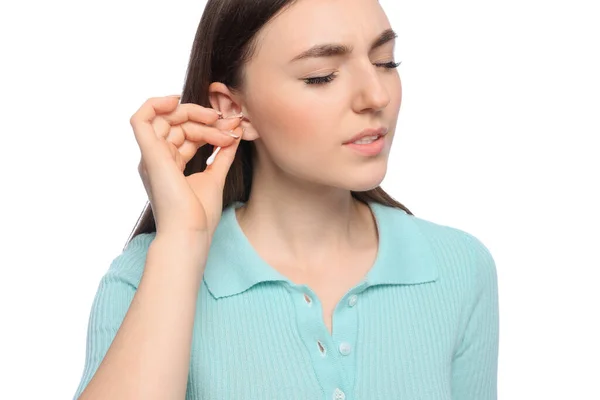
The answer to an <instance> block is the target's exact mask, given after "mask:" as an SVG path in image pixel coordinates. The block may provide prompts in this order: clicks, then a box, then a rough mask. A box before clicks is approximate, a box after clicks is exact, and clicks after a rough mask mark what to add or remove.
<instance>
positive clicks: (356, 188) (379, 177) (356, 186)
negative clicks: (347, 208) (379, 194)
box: [344, 163, 387, 192]
mask: <svg viewBox="0 0 600 400" xmlns="http://www.w3.org/2000/svg"><path fill="white" fill-rule="evenodd" d="M386 164H387V163H386ZM386 172H387V165H384V166H382V167H379V166H378V167H375V166H373V167H371V168H363V169H361V171H360V172H355V173H353V174H349V175H346V176H345V177H344V183H345V184H344V186H345V187H347V188H348V189H350V190H352V191H353V192H366V191H367V190H371V189H375V188H376V187H377V186H379V185H380V184H381V182H382V181H383V178H385V175H386Z"/></svg>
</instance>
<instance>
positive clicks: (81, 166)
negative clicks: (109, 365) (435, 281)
mask: <svg viewBox="0 0 600 400" xmlns="http://www.w3.org/2000/svg"><path fill="white" fill-rule="evenodd" d="M382 4H383V5H384V7H385V9H386V11H387V12H388V16H389V18H390V20H391V23H392V27H393V28H395V30H396V31H397V32H398V33H399V35H400V37H399V38H398V42H397V59H398V60H402V65H401V67H400V74H401V77H402V81H403V86H404V95H403V103H402V108H401V111H400V120H399V123H398V128H397V133H396V135H397V136H396V139H395V141H394V148H393V149H392V155H391V160H390V164H389V172H388V175H387V176H386V179H385V181H384V182H383V187H384V188H385V189H387V190H388V191H389V192H390V193H391V194H392V195H393V196H394V197H396V198H397V199H398V200H399V201H401V202H402V203H403V204H405V205H406V206H407V207H408V208H409V209H410V210H411V211H412V212H413V213H415V215H416V216H418V217H420V218H424V219H428V220H430V221H433V222H436V223H439V224H444V225H451V226H454V227H456V228H459V229H462V230H465V231H467V232H470V233H472V234H473V235H475V236H477V237H478V238H479V239H480V240H482V242H483V243H484V244H485V245H486V246H487V247H488V248H489V249H490V251H491V252H492V254H493V256H494V259H495V261H496V265H497V270H498V278H499V290H500V312H501V315H500V329H501V331H500V357H499V381H498V385H499V398H500V399H502V400H521V399H523V400H530V399H567V398H568V399H578V400H584V399H590V400H591V399H600V386H598V377H599V376H600V363H599V360H600V344H599V340H598V338H600V310H599V309H600V290H599V289H598V285H599V278H600V272H599V271H600V256H599V255H598V250H599V249H600V240H599V239H600V234H599V233H598V226H599V223H600V212H599V211H598V210H599V209H598V203H599V202H600V195H599V193H598V189H599V179H598V171H600V155H599V153H600V152H599V150H600V148H599V145H598V135H599V134H600V123H599V121H598V114H599V113H598V110H599V106H600V95H599V93H600V78H599V76H600V72H599V71H600V61H599V59H598V58H599V54H600V52H599V50H598V49H599V48H600V44H599V43H598V42H599V38H600V24H598V17H599V15H598V12H597V11H596V10H595V9H594V7H595V6H596V5H597V4H596V2H595V1H587V2H586V1H582V0H579V1H569V2H568V3H567V2H566V1H562V2H558V1H548V0H546V1H534V0H504V1H501V2H489V1H475V0H472V1H468V0H455V1H452V2H449V1H442V0H420V1H403V2H401V3H398V2H397V1H395V0H388V1H382ZM203 8H204V2H203V1H184V0H179V1H170V2H168V3H167V2H165V1H160V2H159V1H147V0H146V1H139V0H136V1H134V0H130V1H119V2H116V1H103V2H82V1H78V2H75V1H64V0H62V1H51V2H41V1H33V2H3V3H2V6H1V8H0V41H1V53H0V56H1V58H2V61H1V63H0V68H1V73H0V85H1V86H0V101H1V102H2V104H0V106H1V107H0V113H1V116H2V119H1V125H0V132H1V135H2V136H1V137H2V141H1V142H0V167H1V168H0V174H1V181H0V182H1V185H2V186H0V188H1V193H2V194H1V196H0V201H1V207H0V213H1V214H0V222H1V224H2V225H1V226H2V230H1V233H0V235H1V240H0V246H1V251H0V266H1V275H0V307H1V309H0V311H1V313H0V318H1V319H0V321H1V324H2V327H1V328H0V335H1V338H0V346H1V347H0V372H1V374H0V382H1V383H0V398H3V399H17V398H19V399H38V398H45V399H65V398H72V396H73V394H74V393H75V390H76V388H77V385H78V383H79V379H80V377H81V373H82V371H83V363H84V356H85V343H86V330H87V321H88V316H89V312H90V307H91V304H92V301H93V298H94V295H95V292H96V289H97V285H98V283H99V281H100V278H101V276H102V275H103V274H104V272H105V271H106V270H107V269H108V267H109V265H110V262H111V261H112V259H113V258H115V257H116V256H117V255H118V254H119V253H120V252H121V250H122V248H123V245H124V244H125V241H126V240H127V237H128V235H129V233H130V232H131V229H132V228H133V226H134V224H135V223H136V221H137V218H138V216H139V214H140V212H141V210H142V208H143V206H144V204H145V199H146V193H145V191H144V188H143V186H142V183H141V180H140V178H139V176H138V173H137V163H138V162H139V150H138V147H137V144H136V142H135V139H134V136H133V133H132V131H131V128H130V125H129V117H130V116H131V115H132V114H133V113H134V112H135V111H136V110H137V108H138V107H139V106H140V105H141V103H142V102H143V101H144V100H145V99H146V98H147V97H150V96H161V95H168V94H175V93H180V90H181V88H182V86H183V79H184V74H185V68H186V66H187V62H188V55H189V51H190V49H191V45H192V41H193V37H194V34H195V31H196V27H197V24H198V22H199V20H200V16H201V13H202V11H203ZM474 400H476V399H474Z"/></svg>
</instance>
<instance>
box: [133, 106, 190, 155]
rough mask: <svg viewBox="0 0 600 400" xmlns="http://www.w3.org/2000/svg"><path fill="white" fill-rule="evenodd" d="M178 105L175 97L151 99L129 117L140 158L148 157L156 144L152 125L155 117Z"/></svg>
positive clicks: (155, 135)
mask: <svg viewBox="0 0 600 400" xmlns="http://www.w3.org/2000/svg"><path fill="white" fill-rule="evenodd" d="M178 104H179V98H177V97H152V98H149V99H148V100H146V101H145V102H144V104H142V106H141V107H140V108H139V109H138V110H137V111H136V112H135V113H134V114H133V115H132V116H131V118H130V120H129V123H130V124H131V127H132V128H133V132H134V135H135V140H136V142H137V143H138V146H139V147H140V150H141V152H142V156H144V155H150V154H151V153H152V152H153V148H154V146H155V144H156V142H157V134H156V133H155V131H154V129H153V126H152V123H153V121H154V119H155V118H156V116H157V115H159V114H165V113H169V112H172V111H173V110H175V108H176V107H177V105H178Z"/></svg>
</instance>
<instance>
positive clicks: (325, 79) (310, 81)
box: [304, 74, 334, 85]
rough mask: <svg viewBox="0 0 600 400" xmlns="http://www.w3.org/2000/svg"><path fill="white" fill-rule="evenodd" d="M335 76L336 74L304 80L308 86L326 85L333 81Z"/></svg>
mask: <svg viewBox="0 0 600 400" xmlns="http://www.w3.org/2000/svg"><path fill="white" fill-rule="evenodd" d="M333 75H334V74H329V75H327V76H317V77H315V78H306V79H304V82H305V83H306V84H307V85H321V84H324V83H329V82H331V81H332V80H333Z"/></svg>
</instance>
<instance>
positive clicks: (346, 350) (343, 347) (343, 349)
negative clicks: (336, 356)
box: [339, 342, 352, 356]
mask: <svg viewBox="0 0 600 400" xmlns="http://www.w3.org/2000/svg"><path fill="white" fill-rule="evenodd" d="M339 350H340V353H342V355H344V356H347V355H348V354H350V351H351V350H352V346H350V343H347V342H342V343H341V344H340V347H339Z"/></svg>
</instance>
